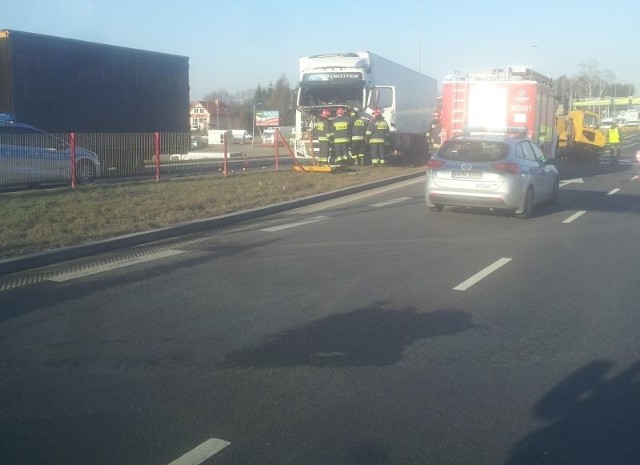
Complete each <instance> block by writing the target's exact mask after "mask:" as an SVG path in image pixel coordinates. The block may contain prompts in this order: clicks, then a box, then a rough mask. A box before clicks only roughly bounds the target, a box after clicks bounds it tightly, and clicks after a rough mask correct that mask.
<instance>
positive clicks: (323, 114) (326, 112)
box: [320, 108, 331, 118]
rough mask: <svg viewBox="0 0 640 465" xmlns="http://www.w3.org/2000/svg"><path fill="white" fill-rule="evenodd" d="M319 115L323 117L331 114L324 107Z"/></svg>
mask: <svg viewBox="0 0 640 465" xmlns="http://www.w3.org/2000/svg"><path fill="white" fill-rule="evenodd" d="M320 115H321V116H322V117H323V118H328V117H329V116H331V112H330V111H329V110H328V109H327V108H325V109H324V110H322V113H320Z"/></svg>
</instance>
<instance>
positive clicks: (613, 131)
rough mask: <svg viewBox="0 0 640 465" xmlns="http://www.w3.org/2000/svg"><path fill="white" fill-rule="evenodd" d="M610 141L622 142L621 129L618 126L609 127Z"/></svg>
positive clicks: (612, 142) (614, 142)
mask: <svg viewBox="0 0 640 465" xmlns="http://www.w3.org/2000/svg"><path fill="white" fill-rule="evenodd" d="M609 143H610V144H619V143H620V130H619V129H618V128H617V127H615V128H610V129H609Z"/></svg>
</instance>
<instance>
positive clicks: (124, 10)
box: [0, 0, 640, 101]
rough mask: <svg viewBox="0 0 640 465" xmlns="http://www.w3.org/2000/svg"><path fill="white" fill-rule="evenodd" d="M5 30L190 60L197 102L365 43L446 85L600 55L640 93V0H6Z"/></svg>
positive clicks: (572, 68)
mask: <svg viewBox="0 0 640 465" xmlns="http://www.w3.org/2000/svg"><path fill="white" fill-rule="evenodd" d="M611 11H613V12H614V13H615V18H612V16H611ZM0 29H14V30H19V31H26V32H34V33H39V34H47V35H54V36H59V37H67V38H72V39H79V40H87V41H91V42H100V43H105V44H111V45H118V46H123V47H131V48H137V49H143V50H152V51H156V52H163V53H170V54H176V55H183V56H188V57H189V80H190V87H191V91H190V94H191V95H190V96H191V100H192V101H195V100H199V99H202V98H203V97H204V96H205V95H208V94H211V93H215V92H217V91H221V90H223V91H226V92H228V93H230V94H236V93H237V92H243V91H247V90H251V89H255V88H256V87H257V86H258V85H260V86H262V87H266V86H268V85H269V84H270V83H275V82H276V81H277V80H278V79H279V78H280V77H282V76H283V75H284V76H285V77H286V78H287V80H288V81H289V84H290V86H291V87H292V88H293V87H295V86H296V85H297V83H298V58H299V57H300V56H304V55H313V54H325V53H340V52H359V51H369V52H373V53H376V54H378V55H381V56H383V57H385V58H387V59H389V60H392V61H395V62H397V63H400V64H402V65H404V66H406V67H408V68H412V69H414V70H416V71H420V72H422V73H423V74H426V75H428V76H431V77H433V78H435V79H437V80H438V82H439V83H441V82H442V80H443V79H444V78H445V77H446V76H447V75H453V74H455V72H456V71H457V72H459V73H460V75H462V76H465V75H468V74H472V73H490V72H491V70H492V69H494V68H503V69H506V68H508V67H509V66H512V65H528V66H531V67H532V68H533V69H534V70H536V71H539V72H541V73H543V74H546V75H548V76H550V77H552V78H558V77H560V76H562V75H566V76H573V75H576V74H578V73H579V71H580V64H581V63H584V62H587V61H591V62H595V63H596V64H597V67H598V69H599V70H601V71H603V72H609V71H610V72H612V73H613V74H614V75H615V77H616V82H619V83H630V84H633V85H634V86H635V89H636V95H638V94H640V59H638V51H637V50H638V46H639V45H640V6H638V3H637V0H618V1H617V2H615V6H613V7H612V6H609V4H608V3H607V2H602V1H596V0H583V1H581V2H579V1H576V0H563V1H557V0H535V1H528V2H525V1H516V0H511V1H508V0H484V1H474V0H457V1H455V2H454V1H451V0H387V1H381V0H368V1H359V0H352V1H348V0H347V1H345V0H322V1H320V2H302V1H290V0H188V1H184V0H126V1H125V0H0Z"/></svg>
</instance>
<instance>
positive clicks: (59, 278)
mask: <svg viewBox="0 0 640 465" xmlns="http://www.w3.org/2000/svg"><path fill="white" fill-rule="evenodd" d="M181 253H185V252H184V250H164V251H162V252H156V253H152V254H149V255H144V256H142V257H136V258H129V259H126V260H122V261H118V262H113V263H107V264H104V265H100V266H96V267H95V268H88V269H80V270H74V271H70V272H68V273H63V274H59V275H56V276H51V277H49V278H47V280H48V281H55V282H58V283H61V282H64V281H70V280H72V279H77V278H82V277H84V276H90V275H92V274H98V273H104V272H105V271H111V270H115V269H118V268H124V267H125V266H131V265H136V264H138V263H145V262H150V261H152V260H158V259H160V258H166V257H171V256H173V255H178V254H181Z"/></svg>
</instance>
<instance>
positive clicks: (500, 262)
mask: <svg viewBox="0 0 640 465" xmlns="http://www.w3.org/2000/svg"><path fill="white" fill-rule="evenodd" d="M510 261H511V259H510V258H501V259H500V260H496V261H495V262H494V263H492V264H491V265H489V266H488V267H486V268H485V269H484V270H482V271H479V272H477V273H476V274H474V275H473V276H471V277H470V278H469V279H467V280H466V281H464V282H462V283H460V284H458V285H457V286H456V287H454V288H453V290H454V291H466V290H467V289H469V288H470V287H471V286H473V285H474V284H477V283H478V282H479V281H481V280H483V279H484V278H486V277H487V276H489V275H490V274H491V273H493V272H495V271H497V270H498V269H500V268H502V267H503V266H504V265H506V264H507V263H509V262H510Z"/></svg>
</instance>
